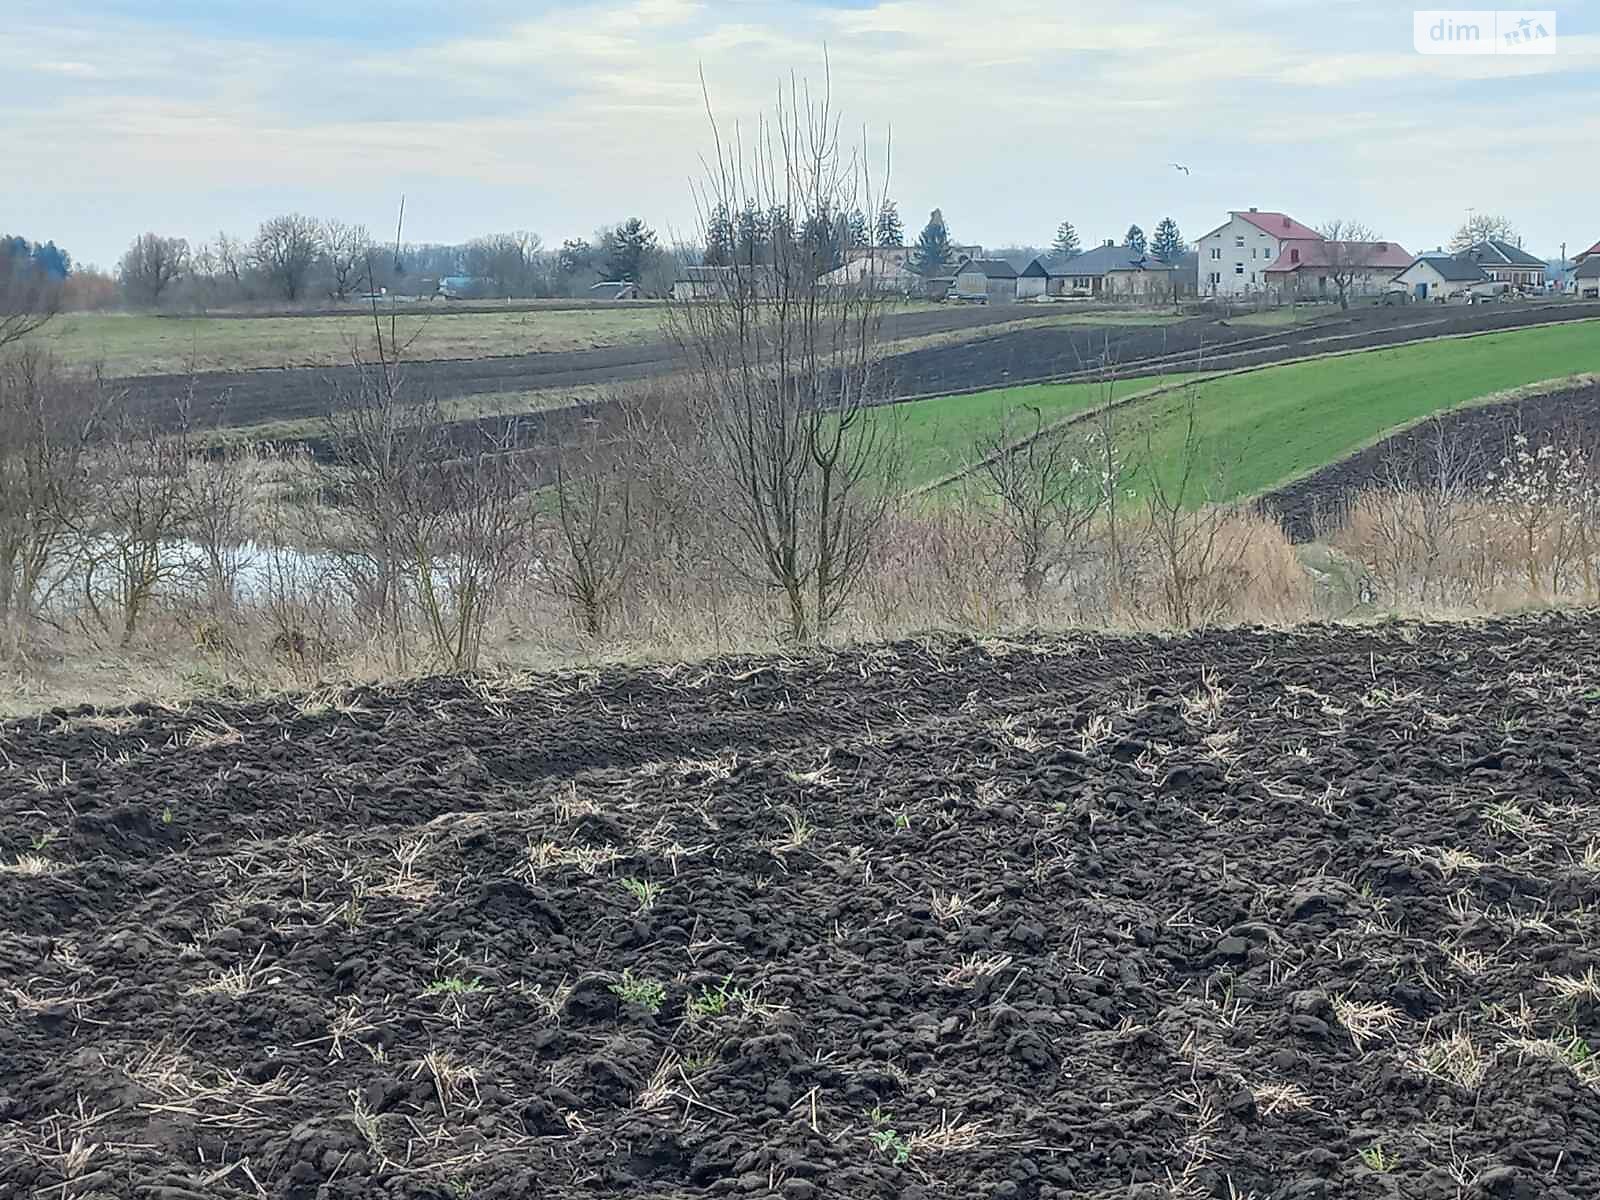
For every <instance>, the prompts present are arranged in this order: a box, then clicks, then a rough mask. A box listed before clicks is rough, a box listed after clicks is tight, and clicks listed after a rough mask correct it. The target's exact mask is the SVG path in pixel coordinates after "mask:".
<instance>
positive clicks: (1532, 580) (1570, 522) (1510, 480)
mask: <svg viewBox="0 0 1600 1200" xmlns="http://www.w3.org/2000/svg"><path fill="white" fill-rule="evenodd" d="M1487 479H1488V482H1489V501H1490V503H1491V504H1492V505H1493V506H1494V507H1495V508H1496V509H1498V510H1499V512H1500V513H1501V514H1503V517H1504V519H1505V521H1506V523H1507V524H1508V525H1509V527H1510V528H1511V530H1512V531H1513V532H1514V536H1515V541H1514V545H1515V546H1516V547H1517V552H1518V554H1519V556H1520V558H1521V560H1522V568H1523V572H1524V577H1525V580H1526V582H1527V586H1528V592H1529V594H1531V595H1533V596H1544V595H1547V594H1549V593H1550V592H1551V591H1552V590H1554V589H1555V587H1556V586H1558V584H1559V582H1560V580H1561V577H1562V576H1563V574H1564V573H1565V571H1566V570H1567V568H1568V566H1569V563H1570V561H1571V559H1572V558H1573V555H1574V552H1575V550H1576V548H1577V546H1578V544H1579V542H1580V537H1579V533H1578V522H1577V514H1579V513H1582V512H1587V511H1590V510H1593V509H1594V508H1595V507H1596V501H1595V498H1594V494H1593V493H1594V490H1595V483H1594V481H1593V479H1592V478H1591V470H1590V464H1589V463H1588V461H1587V460H1586V458H1585V455H1584V453H1583V449H1582V447H1581V446H1580V445H1578V444H1576V443H1575V442H1572V441H1567V442H1558V441H1557V440H1556V439H1554V438H1546V439H1545V440H1544V441H1543V442H1541V443H1540V444H1539V445H1537V446H1535V445H1534V444H1533V443H1532V442H1531V441H1530V439H1529V438H1528V436H1527V435H1526V434H1524V433H1523V432H1522V431H1521V430H1518V431H1517V432H1515V433H1513V434H1512V435H1511V438H1510V443H1509V444H1508V445H1507V447H1506V450H1505V453H1504V454H1503V455H1502V456H1501V458H1500V462H1499V463H1498V464H1497V465H1496V467H1495V468H1494V469H1493V470H1491V471H1490V472H1489V473H1488V475H1487Z"/></svg>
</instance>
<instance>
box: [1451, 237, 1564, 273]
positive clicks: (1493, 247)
mask: <svg viewBox="0 0 1600 1200" xmlns="http://www.w3.org/2000/svg"><path fill="white" fill-rule="evenodd" d="M1466 254H1467V255H1468V256H1469V257H1471V258H1474V259H1476V260H1477V261H1478V262H1482V263H1488V264H1489V265H1490V266H1491V267H1504V266H1511V267H1541V268H1542V267H1544V266H1545V265H1546V264H1545V261H1544V259H1542V258H1538V257H1536V256H1535V255H1532V254H1529V253H1528V252H1527V251H1526V250H1524V249H1523V248H1522V247H1521V246H1513V245H1512V244H1511V243H1510V242H1503V241H1501V240H1500V239H1499V238H1490V239H1489V240H1488V241H1486V242H1479V243H1478V244H1477V245H1476V246H1473V247H1472V248H1471V249H1469V250H1467V251H1466Z"/></svg>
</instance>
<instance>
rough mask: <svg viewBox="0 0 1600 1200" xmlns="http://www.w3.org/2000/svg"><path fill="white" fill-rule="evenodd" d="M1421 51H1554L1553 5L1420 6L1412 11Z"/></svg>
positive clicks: (1413, 31)
mask: <svg viewBox="0 0 1600 1200" xmlns="http://www.w3.org/2000/svg"><path fill="white" fill-rule="evenodd" d="M1411 41H1412V44H1413V45H1414V46H1415V47H1416V51H1417V53H1418V54H1554V53H1555V52H1556V14H1555V10H1554V9H1498V10H1496V9H1472V8H1432V9H1419V10H1417V11H1416V12H1413V13H1412V14H1411Z"/></svg>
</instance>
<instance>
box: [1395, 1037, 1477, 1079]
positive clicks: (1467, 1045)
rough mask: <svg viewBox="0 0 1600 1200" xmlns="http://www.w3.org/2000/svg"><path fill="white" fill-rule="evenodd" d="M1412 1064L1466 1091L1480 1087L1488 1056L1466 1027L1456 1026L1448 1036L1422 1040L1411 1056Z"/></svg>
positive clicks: (1424, 1072) (1423, 1071) (1423, 1072)
mask: <svg viewBox="0 0 1600 1200" xmlns="http://www.w3.org/2000/svg"><path fill="white" fill-rule="evenodd" d="M1411 1065H1412V1067H1413V1068H1414V1069H1415V1070H1417V1071H1419V1072H1421V1073H1422V1074H1424V1075H1428V1076H1431V1077H1433V1078H1435V1079H1443V1080H1446V1081H1447V1082H1449V1083H1453V1084H1455V1085H1457V1086H1458V1087H1463V1088H1466V1089H1467V1090H1469V1091H1476V1090H1477V1089H1478V1088H1479V1087H1481V1086H1482V1084H1483V1079H1484V1076H1485V1075H1486V1074H1488V1071H1489V1060H1488V1059H1487V1058H1485V1057H1484V1054H1483V1052H1482V1051H1481V1050H1479V1049H1478V1047H1477V1044H1476V1043H1474V1042H1473V1040H1472V1037H1471V1035H1470V1034H1468V1033H1467V1031H1466V1030H1465V1029H1457V1030H1456V1031H1455V1032H1454V1033H1452V1034H1451V1035H1450V1036H1449V1037H1444V1038H1437V1039H1435V1040H1433V1041H1427V1042H1423V1043H1422V1045H1420V1046H1419V1047H1417V1050H1416V1053H1415V1054H1414V1055H1413V1056H1412V1059H1411Z"/></svg>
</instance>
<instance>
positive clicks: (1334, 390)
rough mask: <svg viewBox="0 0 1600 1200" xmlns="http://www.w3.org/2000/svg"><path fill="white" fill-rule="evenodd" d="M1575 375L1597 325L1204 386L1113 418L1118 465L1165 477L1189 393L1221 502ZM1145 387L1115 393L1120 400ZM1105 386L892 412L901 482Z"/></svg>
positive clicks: (941, 467)
mask: <svg viewBox="0 0 1600 1200" xmlns="http://www.w3.org/2000/svg"><path fill="white" fill-rule="evenodd" d="M1586 371H1600V322H1594V321H1587V322H1581V323H1577V324H1570V325H1551V326H1545V327H1541V328H1534V329H1525V330H1516V331H1513V332H1508V333H1496V334H1487V335H1484V336H1481V337H1472V338H1454V339H1441V340H1438V341H1432V342H1418V343H1414V344H1412V345H1408V346H1399V347H1393V348H1388V349H1383V350H1368V351H1363V352H1361V353H1357V354H1348V355H1341V356H1337V357H1331V358H1323V359H1317V360H1314V361H1308V362H1301V363H1288V364H1285V365H1283V366H1279V367H1268V368H1265V369H1262V370H1257V371H1250V372H1246V373H1243V374H1238V375H1225V376H1221V377H1213V378H1211V379H1209V380H1206V381H1201V382H1197V383H1194V384H1193V386H1192V387H1188V388H1180V389H1176V390H1172V391H1168V392H1165V393H1163V394H1160V395H1157V396H1152V397H1151V398H1149V399H1147V400H1134V401H1133V402H1131V403H1129V404H1127V405H1126V406H1124V407H1123V408H1122V409H1121V410H1120V412H1119V416H1118V424H1119V427H1120V429H1121V431H1122V437H1123V439H1124V442H1123V444H1124V448H1125V450H1124V453H1125V455H1126V456H1128V457H1132V458H1136V459H1139V460H1142V461H1143V462H1144V463H1146V464H1151V463H1153V464H1154V465H1155V469H1156V470H1158V471H1161V472H1162V473H1163V474H1164V475H1165V476H1166V477H1167V478H1172V477H1173V476H1174V475H1175V473H1176V471H1177V469H1178V463H1179V461H1180V459H1181V454H1180V452H1181V450H1182V447H1183V440H1184V429H1185V411H1186V404H1187V400H1188V397H1189V396H1190V395H1191V394H1192V395H1193V397H1194V400H1195V413H1196V420H1195V424H1196V429H1197V432H1198V439H1199V444H1200V448H1201V459H1202V461H1203V462H1204V463H1205V465H1206V467H1205V474H1206V475H1207V477H1208V490H1209V492H1210V494H1211V495H1212V496H1213V497H1214V498H1216V499H1231V498H1235V497H1239V496H1249V495H1254V494H1256V493H1258V492H1263V491H1267V490H1269V489H1270V488H1272V487H1275V486H1277V485H1279V484H1282V483H1284V482H1286V481H1288V480H1290V479H1293V478H1296V477H1298V476H1301V475H1304V474H1306V473H1308V472H1310V471H1313V470H1315V469H1316V468H1318V467H1320V466H1323V465H1325V464H1327V463H1330V462H1335V461H1337V460H1338V459H1341V458H1343V457H1345V456H1347V455H1349V454H1352V453H1354V452H1355V451H1357V450H1359V449H1361V448H1362V447H1364V446H1367V445H1370V444H1371V443H1373V442H1375V441H1378V440H1380V439H1381V438H1382V437H1383V435H1384V434H1385V433H1386V432H1388V431H1389V430H1392V429H1394V428H1396V427H1397V426H1403V425H1407V424H1410V423H1412V422H1414V421H1416V420H1419V419H1421V418H1423V417H1426V416H1428V415H1430V414H1432V413H1436V412H1442V411H1444V410H1447V409H1451V408H1455V407H1458V406H1460V405H1463V404H1467V403H1469V402H1471V401H1473V400H1475V399H1479V398H1481V397H1484V396H1488V395H1490V394H1492V393H1495V392H1501V391H1505V390H1507V389H1510V388H1516V387H1522V386H1524V385H1527V384H1530V383H1536V382H1539V381H1541V380H1546V379H1554V378H1557V377H1560V376H1565V375H1573V374H1577V373H1580V372H1586ZM1168 382H1171V380H1169V381H1168ZM1156 383H1157V381H1155V380H1133V381H1129V382H1126V383H1122V384H1120V385H1119V388H1120V391H1119V396H1127V395H1129V394H1130V393H1134V392H1138V391H1144V390H1149V389H1150V388H1151V387H1153V386H1155V385H1156ZM1102 386H1103V385H1095V384H1060V385H1050V384H1046V385H1040V386H1036V387H1018V388H1006V389H1001V390H998V391H992V392H982V393H979V394H976V395H971V396H948V397H941V398H939V399H935V400H925V401H920V402H917V403H914V404H908V405H903V406H901V408H902V410H903V411H902V412H901V414H900V417H901V420H902V423H903V428H904V430H905V444H906V458H907V464H908V475H909V476H910V477H911V479H912V480H913V481H914V482H926V481H928V480H933V479H937V478H940V477H942V476H943V475H945V474H948V473H949V472H951V471H953V470H955V469H958V468H959V466H960V465H961V464H962V463H963V462H965V461H968V460H969V459H970V447H971V446H972V444H973V441H974V439H975V438H976V437H978V436H980V435H983V434H986V433H990V432H992V431H993V430H995V429H997V428H999V426H1000V424H1001V422H1002V421H1003V420H1004V418H1005V414H1006V413H1007V412H1008V411H1012V410H1017V409H1020V408H1021V406H1023V405H1034V406H1036V407H1038V408H1040V409H1041V410H1043V411H1044V412H1045V413H1046V419H1047V420H1049V419H1052V418H1054V419H1060V418H1062V417H1068V416H1071V415H1072V414H1074V413H1078V412H1084V411H1087V410H1089V409H1092V408H1094V407H1095V406H1096V405H1097V404H1099V403H1100V402H1101V401H1102V394H1103V393H1102V391H1101V388H1102ZM906 410H909V411H906ZM1023 415H1025V414H1023ZM1029 420H1030V421H1031V418H1029Z"/></svg>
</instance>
